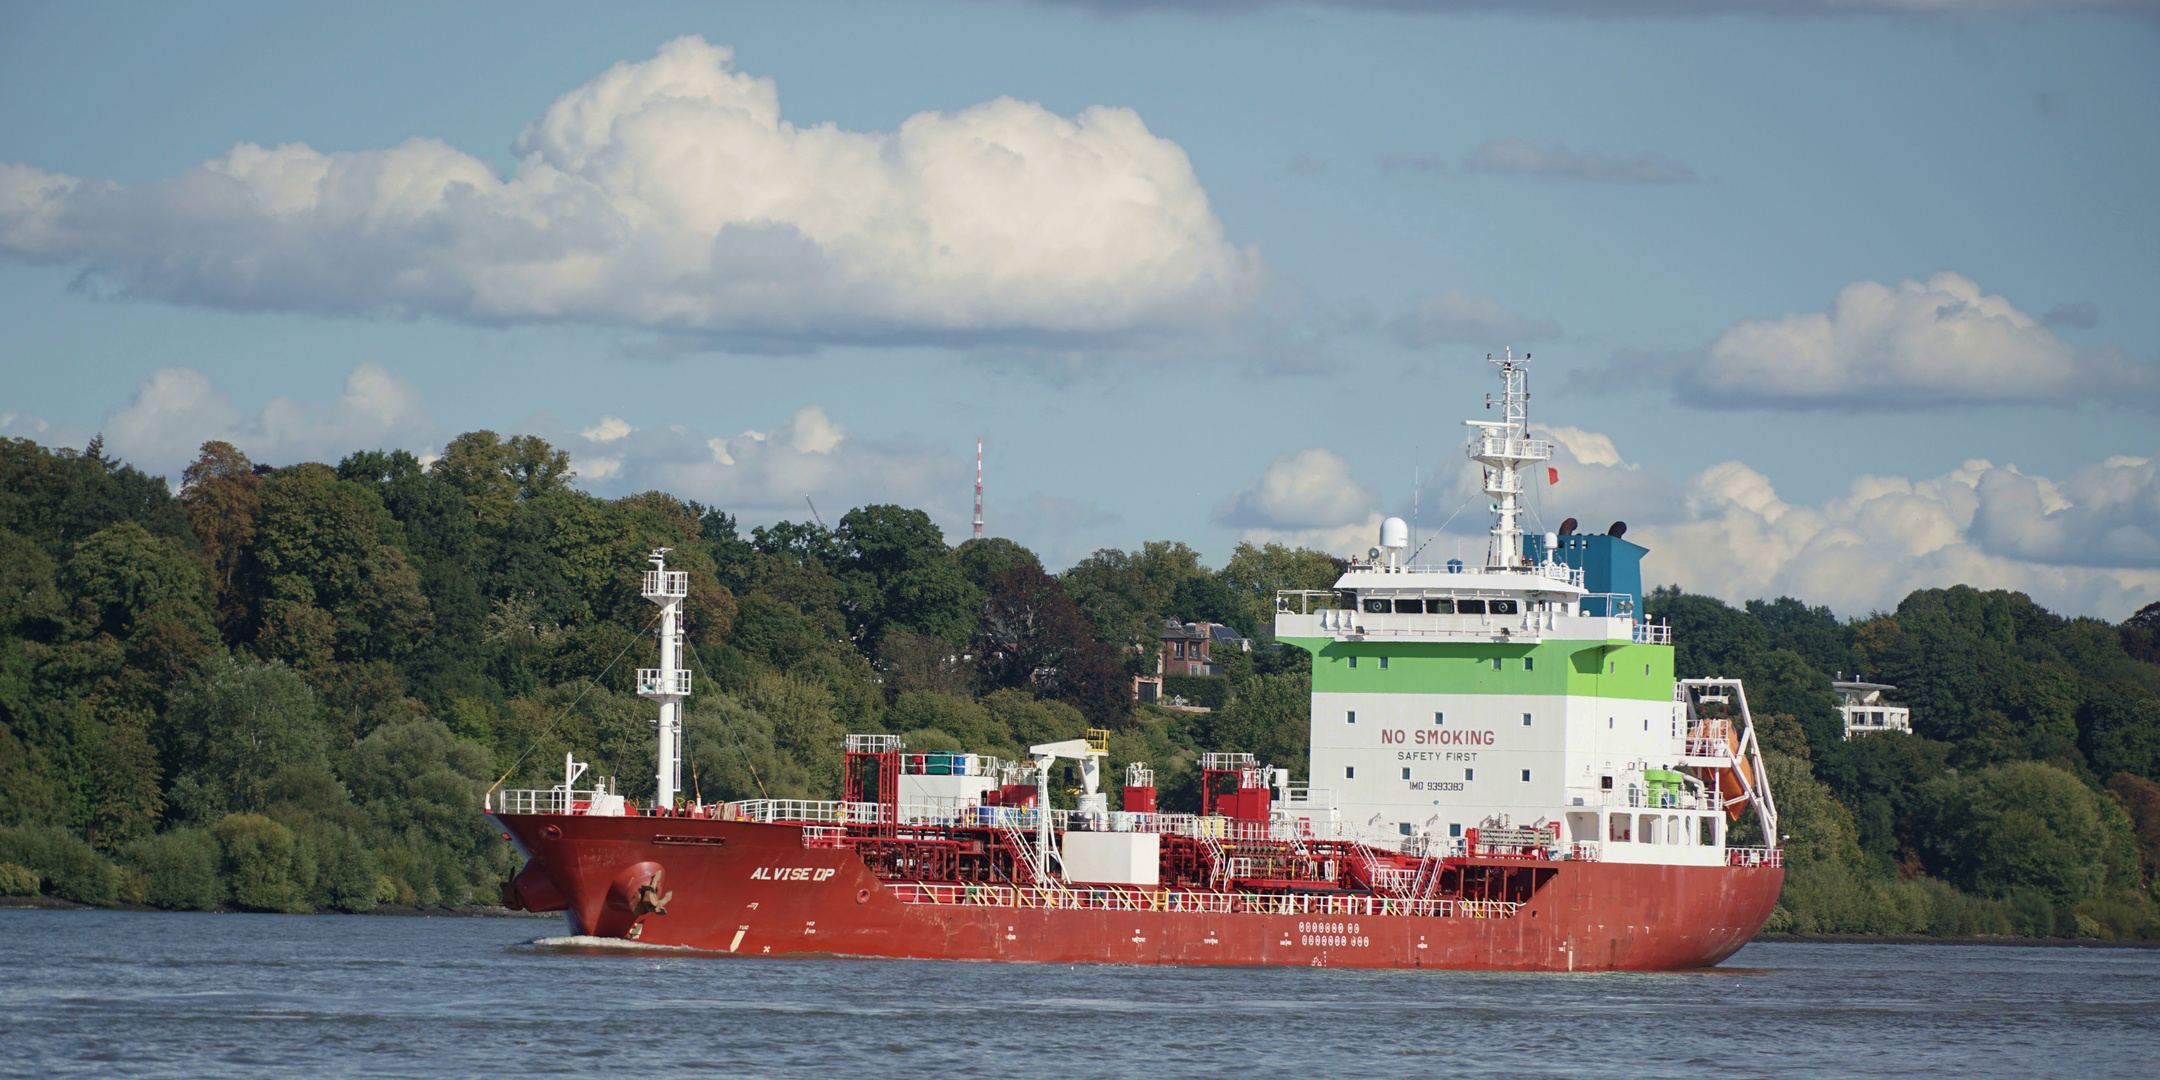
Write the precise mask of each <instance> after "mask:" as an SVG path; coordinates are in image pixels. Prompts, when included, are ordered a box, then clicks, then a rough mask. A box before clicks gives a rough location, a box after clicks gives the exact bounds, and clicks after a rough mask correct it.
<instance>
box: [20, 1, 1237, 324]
mask: <svg viewBox="0 0 2160 1080" xmlns="http://www.w3.org/2000/svg"><path fill="white" fill-rule="evenodd" d="M733 60H734V56H733V51H732V50H731V49H729V48H727V47H725V46H718V45H711V44H707V43H706V42H705V41H704V40H703V39H701V38H697V37H684V38H678V39H676V40H674V41H671V42H668V43H667V44H666V45H663V46H662V47H661V48H660V50H659V51H658V54H657V55H656V56H654V57H653V58H652V59H650V60H645V61H642V62H637V63H621V64H617V65H615V66H614V67H612V68H610V69H608V70H607V71H606V72H603V73H602V74H600V75H599V76H598V77H596V78H594V79H593V80H592V81H590V82H588V83H586V84H585V85H584V86H582V87H579V88H577V89H576V90H573V91H571V92H569V93H567V94H565V95H563V96H562V97H561V98H560V99H558V100H557V101H556V102H555V103H554V104H553V105H552V106H550V107H549V108H548V110H547V111H546V113H545V114H543V115H542V116H541V117H539V118H538V119H536V120H534V121H533V122H532V123H531V124H530V125H528V126H527V127H526V129H525V130H524V132H523V133H522V134H521V135H519V136H518V138H517V140H516V142H515V144H514V146H513V150H514V151H515V153H516V154H517V155H518V159H519V160H518V164H517V166H516V168H515V169H514V170H513V171H512V173H511V174H510V175H508V176H499V175H497V174H496V173H495V171H494V170H493V169H491V168H490V167H489V166H488V165H487V164H485V163H484V162H482V161H480V160H478V159H476V158H473V157H471V156H469V155H467V154H465V153H463V152H461V151H459V150H456V149H454V148H452V147H450V146H448V145H445V144H444V143H442V142H440V141H437V140H433V139H418V138H416V139H412V140H410V141H408V142H405V143H404V144H402V145H399V146H397V147H394V148H391V149H387V150H368V151H359V152H351V153H344V152H341V153H322V152H318V151H316V150H314V149H312V148H310V147H308V146H306V145H303V144H297V143H295V144H288V145H283V146H277V147H262V146H257V145H254V144H250V143H242V144H240V145H238V146H235V147H234V148H233V149H232V150H231V151H230V152H228V153H227V154H225V155H224V156H222V157H219V158H216V159H213V160H211V161H207V162H204V163H203V164H202V165H200V166H198V167H196V168H193V169H189V170H187V171H185V172H182V173H180V174H179V175H176V176H173V177H171V178H169V179H165V180H161V181H155V182H149V183H142V184H118V183H112V182H109V181H101V180H94V179H84V178H78V177H73V176H64V175H59V174H54V173H49V172H45V171H42V170H39V169H36V168H33V167H30V166H27V165H20V164H15V165H0V254H4V255H6V256H8V257H12V258H15V259H18V260H26V261H32V262H41V263H52V264H63V265H80V266H83V267H86V268H88V269H91V270H93V271H96V272H97V273H99V274H100V275H102V276H103V277H104V278H106V279H109V280H111V281H113V282H115V283H117V287H118V288H119V289H120V290H121V291H123V292H125V293H127V294H129V295H135V296H144V297H153V298H158V299H163V300H169V301H174V302H180V303H196V304H207V305H214V306H219V307H228V308H239V309H276V310H306V311H324V312H341V313H347V312H349V313H367V312H398V313H419V314H428V315H438V316H443V317H448V318H454V319H461V320H466V321H470V322H477V323H490V324H492V323H503V322H517V321H554V320H575V321H583V322H591V323H598V324H604V325H614V326H625V327H638V328H649V329H654V330H659V331H665V332H670V333H680V334H688V335H693V336H697V337H701V338H704V339H709V340H717V341H722V342H726V341H729V340H740V341H746V342H751V343H760V342H762V343H764V344H765V345H766V346H767V347H778V346H775V345H774V343H783V344H784V343H787V342H795V343H798V344H800V343H815V342H819V341H828V340H895V339H913V340H951V341H959V342H964V343H980V342H983V341H996V340H1009V339H1011V338H1014V337H1016V336H1018V337H1026V336H1028V335H1035V336H1037V337H1039V338H1047V339H1053V340H1059V341H1066V340H1077V341H1087V340H1100V339H1102V338H1105V337H1110V338H1115V337H1117V336H1119V335H1127V334H1133V333H1160V332H1164V331H1166V330H1176V329H1178V328H1182V327H1190V326H1193V325H1196V324H1200V323H1205V322H1208V321H1210V320H1216V319H1221V318H1224V317H1226V316H1228V315H1230V314H1232V313H1234V312H1236V311H1237V310H1239V309H1240V308H1241V307H1242V306H1243V305H1244V304H1246V303H1247V301H1248V300H1249V298H1250V294H1251V293H1252V292H1253V290H1254V289H1255V288H1256V287H1257V284H1258V283H1259V282H1260V280H1261V277H1262V272H1261V267H1260V263H1259V259H1258V256H1257V254H1255V253H1253V252H1250V251H1240V250H1238V249H1237V248H1235V247H1234V246H1232V245H1231V244H1229V243H1228V242H1226V241H1225V240H1224V238H1223V231H1222V226H1221V223H1220V222H1219V221H1218V220H1217V218H1216V217H1215V214H1214V212H1213V210H1212V208H1211V207H1210V205H1209V202H1208V198H1207V193H1206V192H1205V191H1204V190H1203V189H1202V188H1201V186H1200V183H1199V181H1198V179H1197V178H1196V177H1195V176H1194V174H1193V171H1192V165H1191V162H1190V161H1189V160H1188V159H1187V157H1186V155H1185V152H1184V151H1183V150H1182V149H1181V148H1180V147H1178V146H1177V145H1176V144H1175V143H1173V142H1171V141H1169V140H1167V139H1163V138H1160V137H1158V136H1156V135H1154V134H1153V133H1152V132H1150V131H1149V130H1148V129H1147V126H1146V124H1144V123H1143V122H1142V121H1141V119H1140V117H1139V116H1138V115H1137V114H1136V113H1134V112H1133V111H1132V110H1130V109H1125V108H1114V107H1104V106H1097V107H1093V108H1089V109H1087V110H1084V111H1083V112H1081V113H1080V114H1078V115H1077V116H1073V117H1063V116H1058V115H1056V114H1053V113H1051V112H1049V111H1048V110H1045V109H1043V108H1042V107H1041V106H1039V105H1034V104H1030V103H1026V102H1021V101H1015V100H1012V99H1010V98H999V99H997V100H994V101H989V102H985V103H982V104H979V105H975V106H972V107H969V108H966V109H962V110H960V111H958V112H952V113H940V112H924V113H918V114H916V115H914V116H912V117H909V118H908V119H907V120H906V121H905V122H903V123H902V124H901V125H900V127H899V129H898V130H897V131H895V132H891V133H875V132H851V131H843V130H841V129H839V128H837V127H835V126H833V125H831V124H821V125H815V126H810V127H798V126H796V125H794V124H792V123H789V122H788V121H786V120H785V119H783V118H782V116H781V112H780V103H779V95H778V91H777V89H776V88H775V86H774V84H773V82H772V80H770V79H763V78H756V77H753V76H751V75H748V74H744V73H741V72H738V71H736V70H734V67H733Z"/></svg>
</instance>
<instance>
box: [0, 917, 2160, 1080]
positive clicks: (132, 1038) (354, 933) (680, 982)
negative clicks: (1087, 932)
mask: <svg viewBox="0 0 2160 1080" xmlns="http://www.w3.org/2000/svg"><path fill="white" fill-rule="evenodd" d="M559 926H560V924H557V923H550V922H541V921H534V920H525V919H487V918H478V919H458V918H438V919H417V918H376V917H367V916H270V915H178V914H173V915H166V914H133V913H120V912H98V911H24V910H5V911H0V1074H4V1075H7V1076H39V1077H47V1076H79V1075H90V1076H153V1077H164V1076H188V1077H198V1076H218V1077H254V1076H262V1077H289V1076H340V1075H362V1076H428V1077H435V1076H444V1077H447V1076H456V1077H485V1076H521V1075H529V1074H540V1073H569V1074H578V1075H593V1074H599V1073H608V1074H612V1075H615V1076H621V1077H639V1078H646V1077H660V1076H677V1075H711V1076H815V1077H828V1076H831V1077H861V1076H872V1075H879V1074H893V1075H902V1076H912V1077H946V1076H984V1077H997V1078H999V1080H1010V1078H1015V1077H1027V1076H1135V1077H1185V1076H1192V1077H1217V1076H1231V1075H1248V1074H1249V1075H1258V1076H1278V1075H1279V1076H1291V1077H1324V1078H1338V1077H1352V1078H1358V1080H1364V1078H1367V1077H1391V1076H1440V1075H1446V1076H1507V1077H1546V1076H1567V1077H1574V1076H1586V1077H1587V1076H1595V1077H1611V1078H1632V1077H1645V1076H1692V1077H1745V1076H1776V1077H1784V1076H1825V1077H1846V1076H1867V1075H1892V1074H1894V1075H1927V1076H1961V1077H1969V1076H2001V1077H2017V1078H2019V1080H2030V1078H2034V1077H2064V1076H2067V1077H2077V1078H2080V1080H2088V1078H2091V1080H2097V1078H2101V1077H2116V1076H2121V1077H2141V1078H2149V1077H2153V1076H2156V1075H2160V952H2155V951H2148V950H2132V949H2121V950H2115V949H2108V950H2100V949H2092V950H2086V949H2043V948H2005V947H1972V946H1930V945H1780V944H1763V945H1751V946H1749V947H1748V948H1747V949H1745V950H1743V951H1742V952H1741V953H1740V954H1739V955H1738V956H1735V957H1734V958H1733V959H1732V960H1730V961H1727V962H1726V964H1725V966H1724V967H1721V968H1718V969H1715V970H1712V971H1707V972H1696V973H1690V974H1683V975H1512V974H1492V973H1483V972H1432V971H1377V972H1376V971H1346V970H1341V969H1330V970H1318V969H1312V968H1271V969H1257V970H1248V969H1229V968H1130V967H1080V968H1073V967H1065V966H1045V965H1017V964H941V963H913V962H900V961H869V960H807V961H806V960H794V961H786V960H763V959H749V958H742V959H732V958H731V959H720V958H713V957H704V956H670V955H664V954H653V953H642V954H632V953H622V952H615V951H607V952H590V951H578V950H568V949H560V948H550V947H540V946H535V945H533V944H531V943H532V942H533V941H534V940H535V939H537V938H541V937H545V936H549V935H553V934H558V933H560V932H561V931H560V929H559Z"/></svg>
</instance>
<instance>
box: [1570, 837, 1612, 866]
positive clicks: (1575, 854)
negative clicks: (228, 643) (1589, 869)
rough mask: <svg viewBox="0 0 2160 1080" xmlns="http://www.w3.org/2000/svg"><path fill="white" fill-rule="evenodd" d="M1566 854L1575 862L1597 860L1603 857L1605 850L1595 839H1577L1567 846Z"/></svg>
mask: <svg viewBox="0 0 2160 1080" xmlns="http://www.w3.org/2000/svg"><path fill="white" fill-rule="evenodd" d="M1567 856H1568V858H1570V859H1574V860H1575V861H1577V862H1597V861H1599V860H1600V859H1603V858H1604V857H1605V852H1604V850H1603V849H1602V848H1601V847H1600V846H1599V845H1598V842H1597V841H1595V840H1577V841H1575V843H1574V845H1573V846H1571V847H1569V848H1568V852H1567Z"/></svg>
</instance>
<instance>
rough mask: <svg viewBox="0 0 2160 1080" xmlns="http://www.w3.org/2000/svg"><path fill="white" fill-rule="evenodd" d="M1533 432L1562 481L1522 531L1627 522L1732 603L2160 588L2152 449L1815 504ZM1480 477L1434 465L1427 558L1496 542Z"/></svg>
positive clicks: (2111, 595) (2105, 601) (1728, 472)
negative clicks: (1923, 592)
mask: <svg viewBox="0 0 2160 1080" xmlns="http://www.w3.org/2000/svg"><path fill="white" fill-rule="evenodd" d="M1534 431H1535V433H1536V434H1537V435H1539V436H1540V437H1543V438H1547V439H1550V440H1552V442H1553V444H1554V452H1553V459H1552V467H1553V468H1555V469H1557V470H1558V471H1559V474H1560V483H1559V484H1557V485H1550V484H1548V483H1547V482H1546V480H1547V477H1546V474H1545V473H1544V470H1543V469H1542V468H1540V469H1535V470H1533V475H1531V476H1527V477H1525V481H1526V487H1527V490H1526V493H1525V496H1524V500H1523V501H1524V506H1525V508H1526V509H1527V510H1528V511H1529V512H1528V513H1526V514H1525V516H1524V522H1523V524H1524V528H1525V529H1526V530H1537V529H1548V530H1549V529H1555V528H1557V527H1558V525H1559V523H1560V521H1561V520H1562V519H1563V518H1566V517H1574V518H1576V519H1577V521H1578V522H1579V524H1580V528H1581V531H1584V532H1593V533H1595V532H1604V531H1605V530H1606V528H1607V527H1608V526H1609V525H1610V524H1611V523H1612V522H1613V521H1625V522H1627V523H1628V534H1627V535H1628V539H1630V540H1633V541H1635V542H1637V543H1640V544H1642V545H1643V546H1644V547H1647V548H1649V549H1650V554H1649V555H1647V556H1646V557H1645V558H1644V561H1643V576H1644V582H1645V584H1653V585H1655V584H1678V585H1680V586H1682V587H1683V588H1686V589H1687V590H1689V591H1691V592H1700V593H1707V594H1710V595H1714V596H1718V597H1721V598H1723V599H1725V600H1727V601H1730V602H1733V603H1739V602H1741V601H1744V600H1749V599H1757V598H1762V599H1768V598H1771V597H1775V596H1779V595H1791V596H1796V597H1799V598H1801V599H1803V600H1806V601H1807V602H1809V603H1811V604H1827V605H1829V606H1830V607H1831V608H1832V609H1833V610H1835V611H1837V612H1838V613H1839V614H1841V615H1847V616H1856V615H1865V614H1867V613H1868V612H1870V611H1875V610H1889V609H1891V608H1894V607H1895V606H1896V605H1897V602H1898V601H1899V600H1902V599H1904V597H1905V596H1906V595H1907V594H1909V593H1911V592H1912V591H1913V590H1915V589H1929V588H1943V587H1947V586H1951V585H1958V584H1964V585H1971V586H1973V587H1975V588H1981V589H2015V590H2019V591H2023V592H2025V593H2027V594H2029V595H2031V596H2032V597H2033V599H2034V600H2036V601H2038V602H2039V603H2041V604H2042V605H2044V606H2047V607H2049V608H2052V609H2054V610H2057V611H2061V612H2065V613H2068V614H2081V615H2096V616H2099V617H2101V618H2105V619H2109V620H2119V619H2122V618H2125V617H2126V616H2128V615H2129V614H2130V613H2131V612H2133V611H2135V610H2137V609H2138V608H2139V607H2142V606H2144V605H2145V604H2148V603H2151V602H2153V601H2154V600H2160V466H2156V464H2155V462H2154V461H2153V460H2151V459H2148V458H2144V457H2132V456H2116V457H2110V458H2108V459H2106V460H2105V461H2101V462H2098V463H2095V464H2091V465H2087V466H2085V467H2084V468H2082V469H2079V470H2078V471H2077V472H2075V473H2074V474H2072V475H2071V476H2070V477H2069V478H2068V479H2065V480H2060V481H2057V480H2051V479H2049V478H2047V477H2043V476H2035V475H2031V474H2029V473H2026V472H2024V471H2022V470H2020V469H2019V468H2018V467H2017V466H2015V465H2008V464H2004V465H1997V464H1994V463H1991V462H1988V461H1984V460H1973V461H1968V462H1966V463H1965V464H1964V465H1963V466H1962V467H1960V468H1958V469H1954V470H1952V471H1950V472H1948V473H1945V474H1943V475H1941V476H1934V477H1922V478H1909V477H1899V476H1859V477H1855V478H1854V479H1853V480H1852V482H1851V483H1850V484H1849V485H1848V486H1847V488H1846V491H1845V493H1844V494H1842V495H1840V496H1838V497H1836V498H1832V499H1828V500H1825V501H1824V502H1822V503H1820V504H1816V505H1807V504H1799V503H1790V502H1787V501H1786V500H1785V499H1784V498H1783V497H1782V496H1780V495H1779V494H1778V491H1777V486H1776V484H1775V483H1774V482H1773V481H1772V479H1771V478H1770V477H1769V476H1766V475H1764V474H1763V473H1761V472H1759V471H1757V470H1756V469H1754V468H1751V467H1749V466H1748V465H1746V464H1743V463H1741V462H1738V461H1726V462H1720V463H1717V464H1713V465H1711V466H1709V467H1708V468H1705V469H1703V470H1702V471H1700V472H1698V473H1696V474H1695V475H1693V476H1690V477H1687V478H1686V479H1684V480H1679V481H1677V482H1676V481H1675V480H1673V479H1671V478H1669V477H1668V476H1667V474H1666V473H1665V471H1664V470H1663V469H1660V468H1658V467H1656V466H1653V465H1645V464H1641V463H1638V462H1632V461H1629V460H1627V459H1626V458H1625V456H1624V454H1623V452H1622V450H1621V447H1620V446H1619V445H1618V444H1616V443H1615V442H1614V441H1613V440H1612V439H1611V438H1609V437H1608V436H1606V435H1603V434H1601V433H1598V432H1592V431H1585V430H1582V429H1579V428H1572V427H1552V426H1544V425H1538V426H1536V427H1535V428H1534ZM1479 487H1480V475H1479V470H1478V468H1477V466H1476V465H1475V464H1473V463H1466V464H1464V465H1463V466H1462V467H1460V468H1450V469H1442V470H1436V472H1435V475H1434V477H1433V479H1432V480H1431V481H1430V482H1429V483H1428V484H1427V485H1426V487H1425V490H1424V492H1423V495H1422V499H1423V503H1424V507H1425V513H1424V520H1425V527H1426V528H1432V527H1433V526H1435V525H1438V524H1440V523H1441V520H1442V519H1444V518H1445V517H1446V516H1447V515H1448V514H1449V513H1450V512H1451V511H1456V510H1460V513H1459V514H1458V515H1457V516H1456V517H1455V518H1454V520H1453V521H1452V522H1451V523H1449V524H1447V527H1446V532H1447V535H1446V536H1445V537H1443V538H1442V539H1441V540H1439V541H1438V542H1436V543H1435V544H1433V545H1432V546H1431V547H1429V548H1428V549H1427V552H1426V555H1425V556H1424V558H1423V560H1421V561H1425V562H1434V561H1440V560H1442V559H1445V558H1446V557H1448V556H1450V555H1459V556H1461V557H1463V558H1475V557H1478V556H1479V555H1480V554H1481V553H1482V552H1483V551H1484V546H1485V539H1486V537H1485V530H1486V529H1487V528H1489V527H1490V526H1491V516H1490V514H1489V513H1488V512H1487V511H1486V506H1487V503H1488V501H1489V500H1488V499H1487V497H1486V496H1485V495H1484V494H1483V493H1482V492H1481V491H1480V490H1479ZM1368 542H1369V541H1368ZM1357 550H1360V551H1361V550H1363V548H1362V546H1359V547H1358V548H1357Z"/></svg>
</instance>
